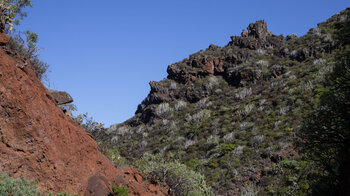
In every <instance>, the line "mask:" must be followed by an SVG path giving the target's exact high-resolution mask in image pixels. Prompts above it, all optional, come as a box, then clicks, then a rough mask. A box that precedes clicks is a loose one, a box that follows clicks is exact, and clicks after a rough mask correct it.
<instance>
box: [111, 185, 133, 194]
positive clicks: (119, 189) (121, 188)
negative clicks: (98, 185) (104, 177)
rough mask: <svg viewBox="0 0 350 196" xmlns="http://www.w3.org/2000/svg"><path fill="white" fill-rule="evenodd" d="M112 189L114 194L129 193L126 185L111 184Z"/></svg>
mask: <svg viewBox="0 0 350 196" xmlns="http://www.w3.org/2000/svg"><path fill="white" fill-rule="evenodd" d="M112 191H113V193H114V195H115V196H128V195H129V193H130V191H129V189H128V187H126V186H118V185H115V184H113V185H112Z"/></svg>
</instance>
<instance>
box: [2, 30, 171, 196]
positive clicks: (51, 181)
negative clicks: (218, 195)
mask: <svg viewBox="0 0 350 196" xmlns="http://www.w3.org/2000/svg"><path fill="white" fill-rule="evenodd" d="M7 41H8V37H7V36H6V35H3V34H2V35H1V36H0V42H1V46H0V169H1V171H4V172H8V173H10V174H13V176H14V177H26V178H28V179H30V180H34V181H35V182H37V183H38V188H39V189H40V190H41V191H42V192H53V193H57V192H64V191H67V192H69V193H78V194H80V195H83V194H84V193H85V195H107V194H108V193H109V192H110V185H111V184H117V185H126V186H127V187H128V188H129V189H130V190H131V195H154V194H159V195H164V194H167V192H166V190H165V189H164V190H163V189H162V190H161V189H160V188H161V187H160V186H158V185H154V184H151V183H149V182H147V181H143V179H142V177H141V176H140V173H139V172H138V171H137V170H135V169H132V168H115V167H114V165H113V164H112V163H111V162H110V161H109V160H108V159H107V158H106V157H105V156H104V155H102V154H101V153H100V152H99V151H98V149H97V145H96V142H95V141H94V140H93V138H92V136H91V135H90V134H89V133H87V132H86V131H85V130H84V129H83V128H81V127H80V126H79V125H78V124H77V123H76V122H75V121H73V120H72V119H71V118H69V117H68V116H66V115H65V114H64V113H63V112H62V110H61V109H60V108H59V107H57V105H56V101H55V100H54V99H53V97H52V96H51V94H50V92H49V91H48V90H47V89H46V88H45V87H44V85H43V84H42V83H41V82H40V81H39V80H38V79H37V77H36V75H35V73H34V71H33V70H32V69H31V67H30V64H28V63H26V60H25V59H23V58H22V57H21V56H19V55H17V54H16V52H15V51H12V50H9V49H8V48H6V47H5V46H4V44H5V43H6V42H7ZM162 191H163V192H162Z"/></svg>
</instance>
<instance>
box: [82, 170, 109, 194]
mask: <svg viewBox="0 0 350 196" xmlns="http://www.w3.org/2000/svg"><path fill="white" fill-rule="evenodd" d="M99 195H106V196H107V195H108V196H109V195H110V196H112V195H113V193H112V191H111V190H110V188H109V185H108V180H107V178H106V177H104V176H102V175H101V174H96V175H95V176H92V177H90V178H89V180H88V185H87V188H86V191H85V193H84V196H99Z"/></svg>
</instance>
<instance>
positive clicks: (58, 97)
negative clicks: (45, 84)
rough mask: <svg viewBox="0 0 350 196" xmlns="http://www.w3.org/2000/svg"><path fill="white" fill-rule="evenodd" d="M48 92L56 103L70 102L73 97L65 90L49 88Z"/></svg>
mask: <svg viewBox="0 0 350 196" xmlns="http://www.w3.org/2000/svg"><path fill="white" fill-rule="evenodd" d="M49 93H50V94H51V96H52V97H53V98H54V100H55V101H56V103H57V105H62V104H66V103H72V102H73V98H72V97H71V96H70V95H69V94H68V93H67V92H65V91H55V90H49Z"/></svg>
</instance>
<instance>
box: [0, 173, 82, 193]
mask: <svg viewBox="0 0 350 196" xmlns="http://www.w3.org/2000/svg"><path fill="white" fill-rule="evenodd" d="M53 195H54V194H52V193H49V194H42V193H40V191H39V190H38V189H37V185H36V183H35V182H33V181H30V180H27V179H25V178H13V177H11V175H10V174H7V173H4V172H0V196H53ZM56 196H78V195H72V194H69V193H66V192H65V193H57V194H56Z"/></svg>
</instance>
